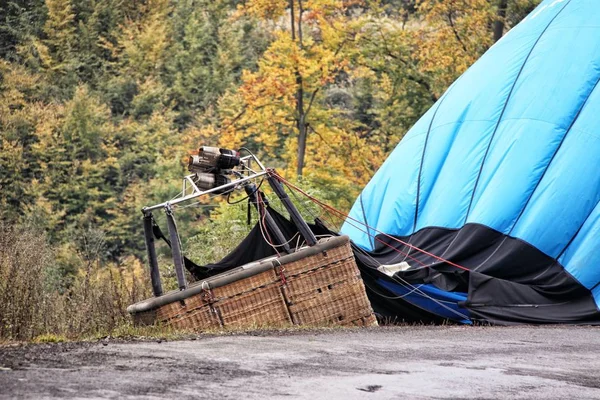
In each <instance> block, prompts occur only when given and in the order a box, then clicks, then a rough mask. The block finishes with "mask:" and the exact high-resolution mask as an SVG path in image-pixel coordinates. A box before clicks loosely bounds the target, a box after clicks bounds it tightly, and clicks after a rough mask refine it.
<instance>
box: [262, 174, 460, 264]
mask: <svg viewBox="0 0 600 400" xmlns="http://www.w3.org/2000/svg"><path fill="white" fill-rule="evenodd" d="M269 173H270V174H271V175H272V176H275V177H276V178H277V179H278V180H279V181H280V182H283V183H284V184H285V185H286V186H288V187H289V188H291V189H294V190H297V191H298V192H300V193H302V194H303V195H305V196H306V197H308V198H309V199H311V200H312V201H314V202H315V203H317V204H319V205H320V206H321V207H323V208H325V209H328V210H330V211H331V212H333V213H336V214H338V215H340V216H343V217H344V218H346V219H351V220H352V221H354V222H356V223H359V224H361V225H364V226H366V227H367V228H369V229H372V230H374V231H375V232H377V233H379V234H381V235H383V236H385V237H387V238H388V239H391V240H393V241H395V242H398V243H400V244H403V245H404V246H407V247H408V248H411V249H414V250H417V251H419V252H421V253H423V254H425V255H428V256H429V257H432V258H434V259H436V260H438V261H442V262H444V263H446V264H448V265H451V266H453V267H455V268H458V269H462V270H465V271H469V269H468V268H466V267H463V266H462V265H459V264H457V263H454V262H452V261H449V260H446V259H444V258H442V257H439V256H437V255H435V254H432V253H430V252H428V251H426V250H423V249H420V248H418V247H416V246H413V245H411V244H410V243H407V242H404V241H402V240H400V239H398V238H395V237H393V236H391V235H388V234H387V233H384V232H381V231H380V230H377V229H375V228H373V227H371V226H369V225H367V224H365V223H363V222H361V221H358V220H356V219H355V218H352V217H351V216H349V215H348V214H345V213H343V212H341V211H339V210H336V209H335V208H333V207H331V206H329V205H328V204H325V203H323V202H322V201H320V200H318V199H316V198H314V197H312V196H311V195H309V194H308V193H306V192H304V191H303V190H302V189H300V188H299V187H297V186H295V185H294V184H292V183H290V182H288V181H287V180H285V179H284V178H283V177H282V176H281V175H279V174H278V173H277V172H275V171H274V170H269ZM367 234H369V233H368V232H367ZM375 239H377V237H375Z"/></svg>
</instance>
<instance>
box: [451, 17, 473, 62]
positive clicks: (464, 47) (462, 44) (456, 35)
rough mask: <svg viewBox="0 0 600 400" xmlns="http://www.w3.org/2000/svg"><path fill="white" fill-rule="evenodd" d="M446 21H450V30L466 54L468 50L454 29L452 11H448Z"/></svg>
mask: <svg viewBox="0 0 600 400" xmlns="http://www.w3.org/2000/svg"><path fill="white" fill-rule="evenodd" d="M448 22H449V23H450V27H451V28H452V32H454V36H455V37H456V40H458V43H460V45H461V46H462V48H463V50H464V51H465V53H467V54H468V53H469V51H468V50H467V46H465V43H464V42H463V41H462V39H461V38H460V36H459V34H458V32H457V31H456V27H455V26H454V21H453V20H452V11H448Z"/></svg>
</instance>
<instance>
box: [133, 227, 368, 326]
mask: <svg viewBox="0 0 600 400" xmlns="http://www.w3.org/2000/svg"><path fill="white" fill-rule="evenodd" d="M128 310H129V312H130V313H131V315H132V317H133V320H134V323H135V324H136V325H148V324H161V325H167V326H172V327H174V328H181V329H188V330H193V331H203V330H211V329H228V328H231V329H252V328H256V329H261V328H272V327H276V328H277V327H286V326H292V325H308V326H326V325H343V326H375V325H377V320H376V318H375V315H374V313H373V309H372V307H371V304H370V303H369V300H368V299H367V295H366V292H365V287H364V284H363V281H362V279H361V277H360V272H359V270H358V267H357V265H356V262H355V260H354V255H353V253H352V249H351V247H350V242H349V239H348V237H347V236H340V237H332V238H327V239H324V240H321V241H319V243H317V245H315V246H313V247H309V248H304V249H301V250H298V251H297V252H295V253H292V254H289V255H284V256H282V257H278V258H270V259H265V260H261V261H258V262H254V263H251V264H247V265H244V266H241V267H238V268H235V269H233V270H230V271H227V272H225V273H222V274H220V275H216V276H213V277H211V278H209V279H206V280H203V281H200V282H195V283H194V284H192V285H190V286H189V287H188V288H186V289H184V290H182V291H174V292H169V293H167V294H165V295H163V296H160V297H155V298H152V299H148V300H145V301H143V302H140V303H136V304H134V305H132V306H130V307H129V309H128Z"/></svg>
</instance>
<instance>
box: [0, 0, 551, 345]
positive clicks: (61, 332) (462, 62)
mask: <svg viewBox="0 0 600 400" xmlns="http://www.w3.org/2000/svg"><path fill="white" fill-rule="evenodd" d="M538 3H539V0H246V1H242V0H4V1H1V2H0V340H3V339H4V340H7V339H8V340H10V339H19V340H30V339H36V338H37V339H38V340H55V339H56V338H64V337H82V336H86V335H88V336H93V335H105V334H110V333H114V332H115V330H118V329H122V327H123V326H127V323H128V322H127V321H128V316H127V313H126V311H125V308H126V306H127V305H128V304H131V303H133V302H135V301H138V300H140V299H142V298H145V297H149V296H150V290H149V287H150V285H149V282H148V276H147V275H148V274H147V273H146V271H145V269H144V265H145V264H144V253H145V251H144V241H143V233H142V223H141V216H142V214H141V212H140V210H141V208H142V207H143V206H144V205H148V204H153V203H156V202H160V201H164V200H165V199H169V198H172V197H173V196H174V195H176V194H177V193H178V191H179V190H180V184H181V183H180V179H181V177H182V176H183V175H184V173H185V167H186V161H187V157H188V154H189V153H190V150H193V149H197V148H198V147H199V146H200V145H218V146H223V147H226V148H233V149H237V148H240V147H241V146H245V147H247V148H249V149H250V150H252V151H253V152H255V153H256V154H257V155H258V156H259V157H260V158H261V159H262V160H263V162H264V163H265V164H266V165H269V166H273V167H276V168H278V169H279V170H280V171H281V172H282V173H283V174H284V175H285V176H286V177H287V178H289V179H292V180H294V181H296V182H300V184H301V185H302V186H303V187H304V188H307V189H308V190H309V191H311V192H312V193H313V194H315V195H316V196H317V197H319V198H320V199H321V200H324V201H325V202H327V203H329V204H331V205H332V206H334V207H336V208H338V209H340V210H343V211H347V210H348V209H349V208H350V206H351V205H352V202H353V201H354V199H355V197H356V196H357V195H358V193H359V192H360V190H361V188H362V187H363V186H364V185H365V184H366V183H367V182H368V180H369V179H370V177H371V176H372V175H373V174H374V172H375V171H376V170H377V168H378V167H379V165H380V164H381V163H382V162H383V160H384V159H385V158H386V156H387V154H389V152H390V151H391V150H392V149H393V148H394V147H395V146H396V144H397V143H398V142H399V140H400V139H401V138H402V136H403V135H404V134H405V133H406V131H407V130H408V129H409V128H410V127H411V126H412V125H413V124H414V123H415V122H416V120H417V119H418V118H419V117H420V116H421V115H422V114H423V113H424V112H425V111H426V110H427V109H428V108H429V107H430V106H431V105H432V104H433V103H434V102H435V101H436V100H437V99H438V98H439V97H440V96H441V95H442V94H443V93H444V91H445V90H446V88H447V87H448V86H449V85H450V84H451V83H452V82H453V81H454V80H455V79H456V78H457V77H458V76H459V75H460V74H462V73H463V72H464V71H465V70H466V69H467V68H468V67H469V66H470V65H471V64H472V63H473V62H474V61H475V60H477V59H478V58H479V57H480V56H481V55H482V54H483V53H484V52H485V51H486V50H487V49H488V48H489V47H490V46H492V45H493V44H494V42H496V41H497V40H499V39H500V38H501V37H502V35H503V34H504V33H505V32H506V31H507V30H508V29H510V28H511V27H512V26H514V25H516V24H517V23H518V22H519V21H520V20H521V19H522V18H523V17H524V16H526V15H527V14H528V13H529V12H530V11H531V10H532V9H533V8H534V7H535V6H536V5H537V4H538ZM245 207H247V206H246V205H245V204H241V205H238V206H229V205H224V204H223V202H222V201H219V200H218V199H211V201H210V202H208V203H205V204H200V205H199V206H197V207H190V208H186V209H182V210H181V211H180V212H179V211H178V221H179V222H180V224H181V225H182V226H181V227H180V228H181V230H182V238H183V247H184V249H185V250H186V253H187V254H188V256H189V257H190V258H192V259H193V260H195V261H196V262H198V263H206V262H210V261H217V260H218V259H219V258H220V257H221V256H223V255H224V254H226V252H227V251H228V250H230V249H231V248H233V246H234V245H235V244H236V243H237V242H238V241H239V240H240V239H241V238H242V237H243V236H244V235H245V234H246V232H248V230H249V229H250V227H249V226H248V225H247V223H246V209H245ZM159 222H160V221H159ZM160 260H161V262H160V263H161V270H162V275H163V277H165V279H166V282H167V286H169V284H171V285H172V284H173V282H174V280H173V279H172V278H173V276H174V273H173V271H172V267H171V266H170V263H169V253H168V252H167V251H166V249H164V248H163V249H161V255H160Z"/></svg>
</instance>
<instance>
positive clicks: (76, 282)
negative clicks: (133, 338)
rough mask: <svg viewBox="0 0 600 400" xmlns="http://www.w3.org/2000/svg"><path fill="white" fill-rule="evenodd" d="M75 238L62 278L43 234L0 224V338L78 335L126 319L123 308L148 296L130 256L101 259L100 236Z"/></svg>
mask: <svg viewBox="0 0 600 400" xmlns="http://www.w3.org/2000/svg"><path fill="white" fill-rule="evenodd" d="M80 240H81V243H80V244H81V245H80V246H77V248H78V249H79V250H78V251H73V252H74V253H75V254H73V259H74V260H75V262H76V263H77V264H78V265H76V269H75V272H74V273H73V274H70V275H68V276H66V275H64V274H62V273H61V272H60V265H59V257H58V255H57V252H56V251H54V250H53V249H52V248H51V246H50V245H49V244H48V241H47V239H46V236H45V234H44V233H43V232H39V231H38V230H36V229H35V227H33V226H9V225H6V224H2V223H0V339H9V340H31V339H34V338H35V337H38V336H43V335H56V336H64V337H67V338H80V337H82V336H87V335H97V334H99V333H102V332H106V333H110V332H111V331H112V330H114V329H117V328H119V327H121V326H123V325H124V324H127V323H128V322H129V316H128V315H127V312H126V308H127V306H128V305H129V304H131V303H134V302H136V301H139V300H141V299H144V298H147V297H149V296H150V291H149V287H150V285H149V284H148V283H147V282H146V279H147V274H145V273H144V271H143V267H142V266H141V264H140V262H139V261H138V260H136V259H134V258H131V259H126V260H124V261H123V262H122V263H121V264H120V265H115V264H109V263H103V262H101V253H102V251H103V244H104V242H103V238H102V235H101V234H98V233H92V234H89V235H83V237H81V238H80ZM74 248H75V247H74Z"/></svg>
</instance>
